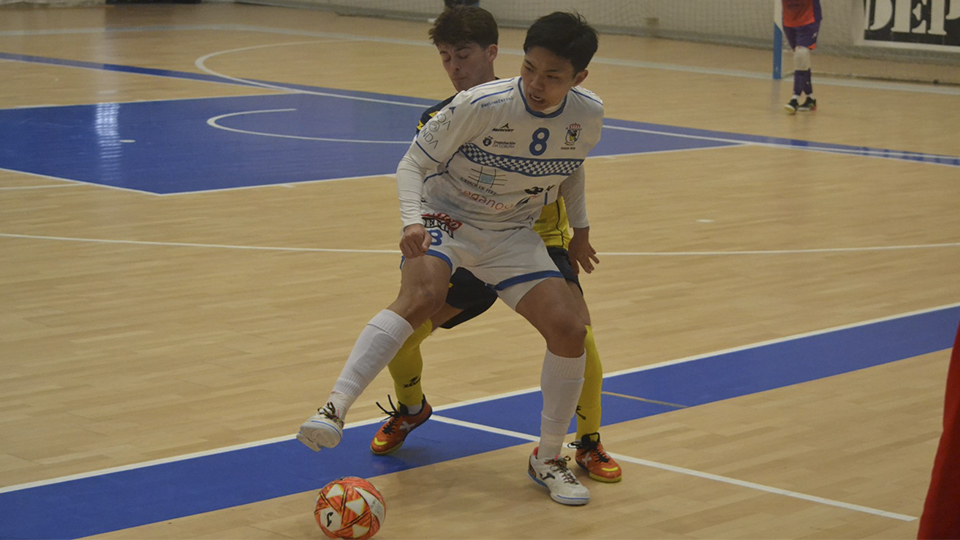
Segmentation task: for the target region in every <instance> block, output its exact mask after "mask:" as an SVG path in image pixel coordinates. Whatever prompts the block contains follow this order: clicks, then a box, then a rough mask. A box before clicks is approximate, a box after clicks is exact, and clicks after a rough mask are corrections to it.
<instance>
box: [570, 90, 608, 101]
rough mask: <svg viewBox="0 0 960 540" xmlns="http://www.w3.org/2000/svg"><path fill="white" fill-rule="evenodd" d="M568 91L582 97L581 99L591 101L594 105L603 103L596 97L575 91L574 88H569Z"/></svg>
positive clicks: (581, 91)
mask: <svg viewBox="0 0 960 540" xmlns="http://www.w3.org/2000/svg"><path fill="white" fill-rule="evenodd" d="M570 91H571V92H573V93H575V94H577V95H578V96H583V97H585V98H587V99H589V100H590V101H593V102H595V103H597V104H599V105H603V102H602V101H600V100H599V99H598V98H597V97H596V96H593V95H591V94H588V93H586V92H584V91H583V90H577V88H576V87H573V88H571V89H570Z"/></svg>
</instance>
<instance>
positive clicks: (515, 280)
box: [493, 270, 563, 291]
mask: <svg viewBox="0 0 960 540" xmlns="http://www.w3.org/2000/svg"><path fill="white" fill-rule="evenodd" d="M552 277H556V278H560V279H563V274H561V273H560V272H558V271H556V270H544V271H542V272H534V273H532V274H524V275H522V276H516V277H512V278H510V279H505V280H503V281H501V282H500V283H497V284H496V285H494V287H493V289H494V290H497V291H502V290H504V289H506V288H507V287H512V286H514V285H519V284H520V283H526V282H528V281H533V280H535V279H545V278H552Z"/></svg>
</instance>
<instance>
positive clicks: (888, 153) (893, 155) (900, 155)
mask: <svg viewBox="0 0 960 540" xmlns="http://www.w3.org/2000/svg"><path fill="white" fill-rule="evenodd" d="M603 129H613V130H617V131H629V132H632V133H648V134H650V135H664V136H668V137H676V138H678V139H694V140H700V141H712V142H719V143H725V144H731V145H736V146H758V147H764V148H777V149H785V150H801V151H805V152H823V153H827V154H843V155H852V156H863V157H875V158H883V159H896V160H898V161H907V162H916V163H925V164H928V165H944V166H948V167H955V166H956V165H952V164H950V163H936V162H932V161H928V160H925V159H923V158H936V159H943V160H953V161H956V160H958V159H960V156H948V155H943V154H924V153H921V152H902V151H899V150H883V149H863V150H860V149H857V148H830V147H829V146H804V145H799V144H790V143H766V142H759V141H745V140H742V139H733V138H726V137H713V136H709V135H691V134H686V133H675V132H672V131H661V130H656V129H643V128H632V127H624V126H608V125H605V126H603ZM804 142H805V141H804ZM643 154H644V152H637V153H636V154H633V155H643ZM596 157H605V156H596ZM913 158H917V159H913Z"/></svg>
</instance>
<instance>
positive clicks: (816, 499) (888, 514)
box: [0, 234, 960, 521]
mask: <svg viewBox="0 0 960 540" xmlns="http://www.w3.org/2000/svg"><path fill="white" fill-rule="evenodd" d="M0 236H19V235H2V234H0ZM958 306H960V303H956V304H947V305H944V306H939V307H935V308H929V309H924V310H918V311H912V312H909V313H904V314H900V315H893V316H890V317H883V318H879V319H873V320H870V321H865V322H860V323H854V324H849V325H842V326H836V327H833V328H827V329H824V330H817V331H814V332H807V333H804V334H797V335H794V336H789V337H785V338H782V339H775V340H768V341H763V342H760V343H755V344H751V345H745V346H742V347H734V348H731V349H725V350H722V351H718V352H713V353H707V354H702V355H697V356H690V357H686V358H680V359H676V360H670V361H667V362H661V363H658V364H651V365H648V366H642V367H639V368H632V369H625V370H621V371H616V372H613V373H607V374H605V375H604V378H608V377H614V376H617V375H623V374H626V373H636V372H640V371H647V370H652V369H657V368H661V367H664V366H669V365H673V364H680V363H685V362H693V361H696V360H701V359H704V358H708V357H713V356H718V355H721V354H726V353H730V352H735V351H742V350H747V349H753V348H758V347H762V346H765V345H770V344H774V343H782V342H786V341H791V340H796V339H801V338H805V337H810V336H815V335H820V334H827V333H830V332H836V331H839V330H845V329H848V328H856V327H858V326H866V325H868V324H874V323H877V322H884V321H891V320H896V319H901V318H906V317H911V316H914V315H919V314H923V313H931V312H934V311H941V310H944V309H950V308H954V307H958ZM537 391H539V389H538V388H529V389H526V390H517V391H514V392H506V393H503V394H499V395H495V396H488V397H485V398H479V399H473V400H467V401H462V402H459V403H453V404H450V405H445V406H442V407H437V408H436V409H435V410H436V411H442V410H447V409H455V408H459V407H464V406H467V405H472V404H474V403H483V402H487V401H494V400H497V399H503V398H505V397H510V396H516V395H521V394H527V393H531V392H537ZM432 418H433V419H435V420H438V421H440V422H446V423H448V424H454V425H461V426H464V427H469V428H472V429H480V430H483V431H487V432H490V433H497V434H500V435H506V436H509V437H515V438H518V439H521V440H525V441H530V442H536V441H537V440H539V438H538V437H534V436H532V435H527V434H525V433H519V432H514V431H508V430H503V429H499V428H494V427H490V426H483V425H480V424H473V423H470V422H463V421H460V420H454V419H451V418H446V417H444V416H441V415H436V414H435V415H434V416H433V417H432ZM380 421H381V419H379V418H371V419H368V420H364V421H361V422H355V423H350V424H347V425H346V426H345V429H350V428H353V427H357V426H364V425H369V424H374V423H378V422H380ZM293 438H294V436H293V435H287V436H283V437H276V438H273V439H266V440H261V441H256V442H251V443H245V444H240V445H235V446H228V447H223V448H217V449H213V450H207V451H204V452H196V453H193V454H186V455H182V456H174V457H170V458H165V459H158V460H153V461H147V462H141V463H134V464H130V465H124V466H120V467H113V468H109V469H101V470H99V471H91V472H87V473H80V474H75V475H69V476H61V477H58V478H51V479H48V480H40V481H37V482H30V483H25V484H18V485H14V486H7V487H3V488H0V493H9V492H13V491H20V490H24V489H29V488H33V487H39V486H46V485H53V484H59V483H62V482H67V481H70V480H78V479H83V478H91V477H95V476H102V475H105V474H111V473H114V472H121V471H129V470H134V469H140V468H145V467H150V466H154V465H162V464H165V463H174V462H177V461H184V460H187V459H193V458H198V457H204V456H211V455H216V454H222V453H226V452H231V451H234V450H242V449H245V448H254V447H257V446H264V445H268V444H273V443H277V442H282V441H288V440H290V439H293ZM611 455H612V456H614V457H615V458H617V459H619V460H623V461H626V462H628V463H636V464H639V465H644V466H648V467H657V468H661V469H663V470H669V471H674V472H679V473H682V474H691V475H694V476H700V477H702V478H707V479H711V480H716V481H721V482H727V483H731V484H735V485H742V486H745V487H749V488H751V489H760V490H762V491H768V492H770V493H778V494H782V495H787V496H791V497H795V498H800V499H804V500H809V501H812V502H818V503H822V504H830V505H832V506H838V507H842V508H848V509H851V510H856V511H860V512H867V513H871V514H875V515H879V516H885V517H891V518H894V519H900V520H904V521H914V520H916V519H917V518H915V517H912V516H906V515H903V514H895V513H892V512H885V511H882V510H875V509H871V508H867V507H863V506H857V505H849V504H847V503H841V502H838V501H832V500H830V499H822V498H819V497H813V496H810V495H804V494H800V493H794V492H789V491H784V490H779V489H777V488H771V487H767V486H763V485H760V484H752V483H750V482H743V481H740V480H734V479H730V478H726V477H722V476H717V475H710V474H708V473H701V472H698V471H692V470H690V469H683V468H680V467H673V466H671V465H664V464H661V463H657V462H653V461H646V460H640V459H637V458H632V457H629V456H624V455H621V454H611Z"/></svg>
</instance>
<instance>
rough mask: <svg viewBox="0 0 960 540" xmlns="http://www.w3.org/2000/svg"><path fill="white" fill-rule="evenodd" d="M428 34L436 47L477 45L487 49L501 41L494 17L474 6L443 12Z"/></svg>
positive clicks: (450, 8)
mask: <svg viewBox="0 0 960 540" xmlns="http://www.w3.org/2000/svg"><path fill="white" fill-rule="evenodd" d="M428 34H429V35H430V40H431V41H432V42H433V44H434V45H464V44H467V43H476V44H478V45H480V46H481V47H483V48H487V47H489V46H490V45H496V44H497V42H498V41H499V39H500V33H499V31H498V30H497V20H496V19H494V18H493V15H491V14H490V12H489V11H487V10H485V9H483V8H480V7H473V6H453V7H449V8H447V9H445V10H443V13H441V14H440V15H439V16H438V17H437V20H436V21H434V23H433V26H432V27H431V28H430V31H429V32H428Z"/></svg>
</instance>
